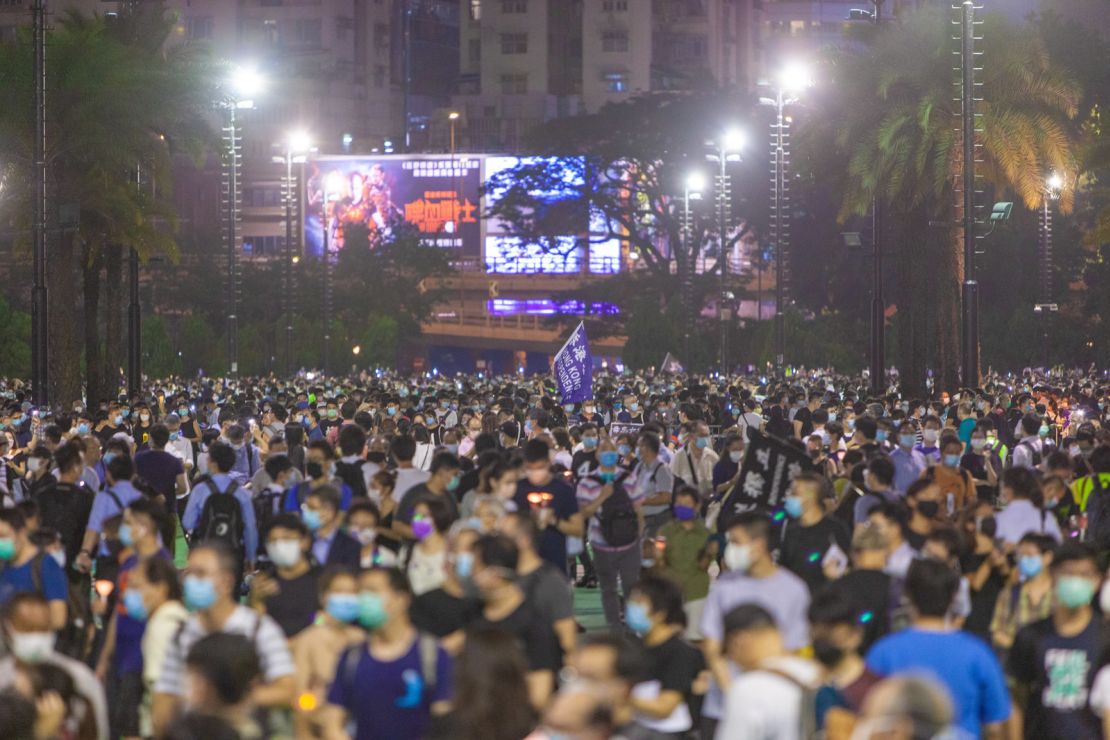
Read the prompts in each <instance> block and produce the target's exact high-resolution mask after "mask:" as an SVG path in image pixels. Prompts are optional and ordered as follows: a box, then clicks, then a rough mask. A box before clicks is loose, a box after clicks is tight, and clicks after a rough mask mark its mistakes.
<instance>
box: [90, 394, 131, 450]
mask: <svg viewBox="0 0 1110 740" xmlns="http://www.w3.org/2000/svg"><path fill="white" fill-rule="evenodd" d="M119 432H123V433H124V434H126V433H127V427H126V425H125V422H124V415H123V409H121V408H120V405H119V404H118V403H110V404H108V411H107V412H106V413H105V415H104V416H103V417H102V418H101V419H100V421H99V422H98V423H97V425H96V428H95V429H94V430H93V434H95V435H96V436H97V438H98V439H100V442H101V443H102V444H103V443H105V442H107V441H108V440H109V439H111V438H112V437H114V436H115V435H116V434H117V433H119Z"/></svg>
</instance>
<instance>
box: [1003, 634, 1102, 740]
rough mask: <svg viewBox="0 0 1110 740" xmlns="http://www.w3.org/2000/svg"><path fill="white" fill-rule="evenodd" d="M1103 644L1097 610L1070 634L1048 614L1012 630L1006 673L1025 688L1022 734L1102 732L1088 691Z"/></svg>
mask: <svg viewBox="0 0 1110 740" xmlns="http://www.w3.org/2000/svg"><path fill="white" fill-rule="evenodd" d="M1105 645H1106V632H1105V631H1104V630H1103V629H1102V626H1101V623H1100V620H1099V618H1098V615H1097V614H1093V615H1092V616H1091V622H1090V624H1088V625H1087V628H1086V629H1085V630H1083V631H1082V632H1080V633H1079V634H1078V635H1076V636H1074V637H1061V636H1060V635H1059V634H1058V633H1057V632H1056V626H1055V624H1054V622H1053V620H1052V617H1049V618H1048V619H1043V620H1041V621H1039V622H1034V623H1033V624H1030V625H1028V626H1026V627H1023V628H1022V629H1021V630H1019V631H1018V633H1017V637H1016V638H1014V646H1013V648H1011V650H1010V675H1012V676H1013V677H1014V680H1016V681H1017V682H1018V683H1021V684H1024V685H1026V686H1027V687H1028V688H1029V701H1028V702H1027V703H1026V706H1025V737H1027V738H1046V737H1062V738H1068V740H1086V739H1087V738H1091V739H1092V740H1094V739H1096V738H1100V737H1102V732H1101V730H1102V725H1101V723H1100V722H1099V719H1098V717H1097V716H1095V714H1094V713H1093V712H1092V711H1091V709H1090V705H1089V703H1088V696H1089V694H1090V691H1091V685H1092V683H1093V682H1094V678H1095V674H1096V673H1097V672H1098V667H1099V657H1100V654H1101V652H1102V649H1103V647H1104V646H1105Z"/></svg>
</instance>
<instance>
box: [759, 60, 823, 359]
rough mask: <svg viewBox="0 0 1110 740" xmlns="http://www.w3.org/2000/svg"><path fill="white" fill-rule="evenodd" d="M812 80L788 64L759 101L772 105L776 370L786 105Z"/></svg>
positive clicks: (781, 353) (782, 306) (784, 230)
mask: <svg viewBox="0 0 1110 740" xmlns="http://www.w3.org/2000/svg"><path fill="white" fill-rule="evenodd" d="M811 84H812V79H811V77H810V74H809V71H808V70H807V69H806V68H805V67H804V66H802V65H800V64H797V63H792V64H788V65H787V66H785V67H784V68H783V69H782V71H781V72H780V73H779V76H778V79H777V80H776V82H775V87H774V90H775V97H774V98H760V99H759V102H760V103H761V104H763V105H769V106H772V107H773V108H774V109H775V122H774V123H773V124H771V128H772V130H773V132H774V138H773V147H774V150H773V157H772V160H771V177H772V183H773V184H772V191H771V229H772V235H773V237H774V239H773V241H774V245H775V365H776V367H777V368H778V371H779V373H784V372H785V368H786V250H787V246H788V244H789V241H790V223H789V214H788V213H787V212H786V211H787V208H788V204H789V197H790V193H789V188H788V184H787V179H786V170H787V167H788V166H789V164H790V163H789V160H788V152H789V146H790V142H789V139H788V137H789V134H788V133H787V131H786V129H787V127H788V126H789V124H790V122H789V120H788V119H787V118H786V107H787V106H788V105H791V104H793V103H796V102H797V101H798V98H797V95H798V93H800V92H802V91H803V90H805V89H806V88H807V87H809V86H810V85H811Z"/></svg>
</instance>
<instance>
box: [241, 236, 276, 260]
mask: <svg viewBox="0 0 1110 740" xmlns="http://www.w3.org/2000/svg"><path fill="white" fill-rule="evenodd" d="M243 251H244V252H246V253H247V254H249V255H251V256H253V257H276V256H279V255H281V254H283V253H284V252H285V237H284V236H245V237H243Z"/></svg>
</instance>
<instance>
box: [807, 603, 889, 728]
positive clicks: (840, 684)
mask: <svg viewBox="0 0 1110 740" xmlns="http://www.w3.org/2000/svg"><path fill="white" fill-rule="evenodd" d="M809 621H810V635H811V636H812V638H813V657H814V658H815V659H816V661H817V663H818V664H820V666H821V669H822V676H821V683H822V687H821V688H820V689H818V692H817V693H818V696H819V697H820V699H819V700H818V701H817V704H818V708H817V717H816V718H815V719H816V723H817V727H818V728H819V729H825V730H827V731H829V732H830V736H832V735H831V733H832V731H833V728H836V727H845V726H850V724H851V723H852V721H853V719H854V718H855V717H856V716H858V715H859V713H860V711H861V709H862V708H863V703H864V700H865V699H866V698H867V695H868V693H869V692H870V691H871V689H872V688H874V687H875V685H876V684H878V683H879V682H880V681H881V680H882V679H881V678H880V677H879V676H877V675H876V674H874V673H872V672H871V671H870V670H869V669H868V668H867V664H866V663H864V661H863V657H862V655H861V650H862V649H863V638H864V630H865V623H866V622H865V620H864V619H863V612H862V611H861V610H860V608H859V604H858V603H857V602H856V601H855V600H854V599H853V598H852V597H851V596H849V594H848V593H847V592H845V591H843V590H841V589H840V588H838V587H835V586H834V587H830V588H825V589H822V590H821V591H820V592H819V593H817V594H815V595H814V597H813V603H812V604H810V607H809Z"/></svg>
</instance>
